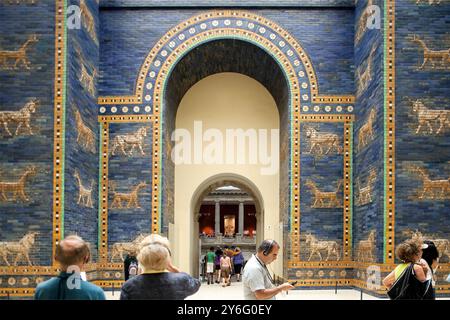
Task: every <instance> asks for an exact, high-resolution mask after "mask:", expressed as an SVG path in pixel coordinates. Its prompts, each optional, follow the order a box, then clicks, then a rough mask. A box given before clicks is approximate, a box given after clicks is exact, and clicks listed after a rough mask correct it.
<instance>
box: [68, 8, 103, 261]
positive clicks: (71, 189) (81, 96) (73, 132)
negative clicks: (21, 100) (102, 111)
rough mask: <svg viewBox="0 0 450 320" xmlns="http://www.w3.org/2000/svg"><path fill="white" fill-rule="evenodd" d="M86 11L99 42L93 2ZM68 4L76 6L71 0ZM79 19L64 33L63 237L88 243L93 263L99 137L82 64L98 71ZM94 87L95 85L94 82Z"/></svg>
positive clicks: (89, 70)
mask: <svg viewBox="0 0 450 320" xmlns="http://www.w3.org/2000/svg"><path fill="white" fill-rule="evenodd" d="M86 3H87V4H88V6H89V10H90V12H91V13H92V16H93V17H94V21H95V34H96V37H97V39H98V28H99V20H98V6H97V5H96V2H95V1H87V2H86ZM67 5H68V6H69V5H79V0H73V1H71V2H70V3H68V4H67ZM85 21H86V20H84V18H82V23H81V28H80V29H68V32H67V70H68V71H67V97H66V149H65V158H66V162H65V203H64V204H65V208H64V209H65V210H64V211H65V214H64V234H65V236H67V235H70V234H78V235H79V236H81V237H82V238H83V239H85V240H86V241H89V242H90V244H91V250H92V257H93V261H96V259H97V242H98V241H97V239H98V199H99V196H98V151H99V150H98V147H99V143H98V135H99V124H98V121H97V109H98V107H97V96H98V95H97V92H96V91H94V92H89V91H88V90H87V87H86V84H85V83H84V82H81V81H80V79H82V73H81V70H82V65H83V66H84V67H85V68H86V70H87V73H88V74H90V75H92V73H93V70H94V68H95V69H96V70H97V72H98V61H99V48H98V44H96V43H95V41H94V39H93V38H92V36H91V35H90V34H89V33H88V31H87V29H86V26H85V24H84V23H85ZM95 87H96V83H95ZM76 110H78V111H79V112H80V114H81V117H82V118H83V122H84V124H85V125H86V126H87V127H89V128H90V129H91V130H92V132H93V134H94V137H95V141H94V145H95V153H93V152H91V151H89V150H87V149H86V148H84V143H85V139H84V137H83V136H81V137H80V139H79V142H77V138H78V129H77V126H76V118H75V111H76ZM75 171H78V172H79V175H80V178H81V180H82V184H83V186H84V187H85V188H91V187H92V192H91V196H92V208H91V207H89V206H86V205H84V204H85V203H86V202H83V201H86V198H83V199H82V201H81V202H80V204H78V199H79V186H78V181H77V179H76V178H75V177H74V174H75ZM83 203H84V204H83Z"/></svg>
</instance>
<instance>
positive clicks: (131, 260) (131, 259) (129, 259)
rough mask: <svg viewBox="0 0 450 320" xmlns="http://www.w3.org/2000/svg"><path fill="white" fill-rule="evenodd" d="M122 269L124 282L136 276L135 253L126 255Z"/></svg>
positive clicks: (136, 263) (136, 262)
mask: <svg viewBox="0 0 450 320" xmlns="http://www.w3.org/2000/svg"><path fill="white" fill-rule="evenodd" d="M123 269H124V274H125V281H127V280H128V279H130V278H132V277H135V276H137V275H138V269H139V265H138V261H137V258H136V252H135V251H131V252H129V253H128V254H127V256H126V257H125V261H124V263H123Z"/></svg>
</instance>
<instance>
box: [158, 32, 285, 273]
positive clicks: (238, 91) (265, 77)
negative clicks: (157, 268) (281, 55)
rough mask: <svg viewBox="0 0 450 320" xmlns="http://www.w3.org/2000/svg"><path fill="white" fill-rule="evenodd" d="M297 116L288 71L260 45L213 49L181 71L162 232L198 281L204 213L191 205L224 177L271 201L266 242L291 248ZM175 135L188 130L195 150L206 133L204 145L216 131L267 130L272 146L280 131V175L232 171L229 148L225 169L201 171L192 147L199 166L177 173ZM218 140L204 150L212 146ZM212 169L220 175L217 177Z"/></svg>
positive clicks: (170, 122) (176, 80) (169, 96)
mask: <svg viewBox="0 0 450 320" xmlns="http://www.w3.org/2000/svg"><path fill="white" fill-rule="evenodd" d="M289 114H290V113H289V87H288V84H287V82H286V78H285V76H284V74H283V71H282V69H281V68H280V66H279V65H278V64H277V62H276V61H275V60H274V59H273V57H271V56H270V55H269V54H268V53H267V52H265V51H264V50H262V49H261V48H259V47H258V46H256V45H254V44H252V43H247V42H245V41H240V40H230V39H222V40H214V41H210V42H207V43H204V44H202V45H200V46H199V47H196V48H194V49H192V50H191V51H190V52H188V53H187V54H186V56H184V57H183V58H182V59H181V60H180V61H179V62H178V63H177V64H176V65H175V66H174V68H173V69H172V72H171V73H170V75H169V79H168V81H167V86H166V89H165V94H164V108H163V118H162V122H163V126H164V128H165V129H164V130H163V132H162V133H163V135H164V136H163V141H164V142H163V150H165V152H164V154H163V168H164V171H165V172H164V179H163V190H165V192H164V193H163V204H164V205H163V207H162V211H163V216H164V217H165V218H164V220H163V223H162V231H163V232H168V234H169V238H170V239H171V241H172V243H173V244H174V247H176V248H177V249H176V250H174V251H177V252H178V253H175V255H176V256H175V257H174V260H175V262H177V263H178V264H180V265H182V266H184V268H183V269H184V270H186V271H190V272H192V273H193V274H197V273H198V272H197V271H198V268H197V267H196V266H195V265H196V264H197V263H198V259H197V257H198V256H199V250H198V241H199V238H198V235H199V230H198V221H196V222H194V220H195V219H194V218H193V217H194V216H195V215H196V214H197V213H198V211H197V212H196V211H195V210H194V208H193V207H189V205H188V204H189V203H190V200H191V199H192V194H193V191H194V190H195V189H196V187H197V186H199V185H201V184H202V182H203V181H205V179H208V177H210V176H214V175H217V174H220V173H224V172H231V173H233V174H238V175H242V176H244V177H246V178H248V179H249V180H250V181H252V182H253V183H254V184H255V185H257V188H259V189H260V190H261V193H262V194H266V195H264V196H263V197H264V200H265V203H267V204H269V207H267V206H265V207H264V210H265V212H266V213H265V217H264V226H263V227H261V229H260V233H258V235H259V236H261V239H262V238H276V240H277V241H278V242H280V243H283V242H284V241H285V237H286V235H284V234H283V224H284V225H285V226H286V225H288V223H289V220H288V217H289V210H288V209H289V152H290V140H289V137H290V121H289ZM196 123H197V126H196ZM198 123H200V126H199V125H198ZM199 128H200V129H199ZM175 129H186V131H187V132H189V133H190V134H191V138H192V142H194V143H195V141H194V140H195V133H196V130H197V131H199V130H200V131H201V133H200V140H201V139H202V138H204V135H203V133H205V132H206V131H208V130H209V129H217V130H218V131H221V132H222V133H223V136H224V137H225V136H226V130H227V129H243V130H244V131H245V132H247V130H255V132H256V136H257V137H258V138H259V130H260V129H261V130H266V132H265V133H264V134H266V138H267V140H266V141H268V140H271V138H272V137H271V134H272V132H271V130H272V129H274V130H278V133H277V143H278V145H277V146H276V147H277V148H275V149H276V153H277V154H276V155H272V154H270V155H269V157H272V158H271V159H270V161H272V163H274V162H275V163H276V170H274V172H275V173H269V174H262V172H261V165H259V166H258V165H250V168H251V169H249V168H248V167H247V168H246V167H245V165H241V164H236V163H235V164H227V163H226V154H227V153H226V149H225V147H224V150H225V152H224V153H225V156H224V158H223V159H224V161H225V163H222V164H218V163H213V165H211V164H207V165H205V163H204V162H200V163H195V161H196V159H195V156H194V154H195V152H196V150H195V148H194V146H193V145H191V159H190V160H191V163H190V164H189V165H187V164H182V165H175V162H174V161H173V159H172V156H173V153H174V152H175V153H176V149H177V141H176V140H175V141H173V140H172V136H171V134H172V133H173V132H174V131H175ZM197 138H198V137H197ZM245 138H248V136H246V137H245ZM209 139H210V140H211V136H209ZM206 140H208V139H206ZM210 140H209V141H206V143H205V141H202V142H203V143H204V144H205V145H207V144H208V143H209V142H210ZM274 141H275V140H274ZM224 143H226V142H224ZM258 147H259V146H258ZM271 147H272V145H271V143H270V142H269V143H268V144H267V145H266V148H268V149H267V152H268V153H270V152H271V151H272V150H274V149H271ZM252 150H254V149H252ZM258 151H259V150H256V153H255V151H251V150H249V148H248V147H247V149H246V150H245V152H247V154H246V156H247V160H248V159H249V158H250V157H251V156H252V152H253V154H254V155H256V156H258ZM200 157H202V156H200ZM202 160H204V159H202ZM258 160H259V159H257V161H258ZM266 160H267V159H266ZM213 162H214V161H213ZM266 163H268V162H266ZM247 164H248V163H247ZM212 167H215V169H214V170H209V169H211V168H212ZM266 167H268V165H266ZM208 168H209V169H208ZM183 170H184V172H185V174H184V173H183ZM266 198H267V199H266ZM195 229H197V230H195ZM193 235H195V236H196V237H197V238H194V237H193ZM281 256H282V255H280V257H281ZM283 260H286V259H279V261H278V265H276V266H275V269H276V271H277V272H278V273H279V274H282V273H283ZM193 261H196V262H195V263H194V262H193Z"/></svg>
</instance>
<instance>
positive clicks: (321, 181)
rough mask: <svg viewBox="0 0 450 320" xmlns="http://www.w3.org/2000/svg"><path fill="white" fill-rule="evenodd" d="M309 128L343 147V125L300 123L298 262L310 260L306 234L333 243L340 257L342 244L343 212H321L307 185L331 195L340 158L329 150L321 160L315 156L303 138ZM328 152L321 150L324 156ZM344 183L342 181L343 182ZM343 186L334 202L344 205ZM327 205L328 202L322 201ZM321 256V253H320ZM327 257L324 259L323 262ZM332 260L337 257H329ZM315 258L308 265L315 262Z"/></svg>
mask: <svg viewBox="0 0 450 320" xmlns="http://www.w3.org/2000/svg"><path fill="white" fill-rule="evenodd" d="M308 127H312V128H314V129H315V130H317V131H319V132H320V133H328V134H336V135H337V136H338V137H339V140H340V141H339V145H340V146H341V147H342V145H343V141H342V140H343V131H344V128H343V124H342V123H337V124H336V123H320V124H317V123H302V124H301V125H300V150H302V151H301V155H300V199H301V202H300V212H301V215H300V237H301V238H300V256H301V260H309V257H310V248H309V245H307V244H306V242H305V241H306V238H305V235H306V234H312V235H313V236H315V237H316V239H317V240H319V241H336V242H337V243H338V245H339V248H340V253H342V243H343V208H342V207H341V208H338V207H337V206H335V205H333V206H331V208H322V207H321V203H320V200H318V201H317V203H316V204H315V202H316V197H315V195H314V192H313V191H312V189H311V188H310V187H308V186H307V181H308V180H310V181H312V182H313V183H314V184H315V185H316V186H317V188H318V189H319V190H320V191H322V192H334V191H336V190H337V187H338V184H339V180H342V179H343V166H344V164H343V157H342V154H337V152H336V149H332V150H331V151H330V153H329V154H327V155H323V156H321V157H317V156H315V153H316V152H317V151H318V148H317V147H314V148H313V150H312V152H311V153H309V151H310V149H311V143H310V139H309V138H307V137H306V130H307V128H308ZM326 151H327V150H323V152H326ZM342 183H343V181H342ZM343 189H344V188H343V184H341V186H340V188H339V191H338V193H337V199H338V201H339V202H340V204H341V205H342V203H343V192H342V190H343ZM323 204H325V205H327V204H328V201H327V200H324V202H323ZM321 254H323V252H322V253H321ZM325 258H326V255H325V256H323V260H325ZM330 259H331V260H335V259H336V256H335V255H331V256H330ZM318 260H319V256H318V255H317V254H316V255H314V256H313V257H312V258H311V261H318Z"/></svg>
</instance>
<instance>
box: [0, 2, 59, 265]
mask: <svg viewBox="0 0 450 320" xmlns="http://www.w3.org/2000/svg"><path fill="white" fill-rule="evenodd" d="M54 16H55V10H54V2H51V1H39V3H37V4H35V5H25V4H19V5H18V4H12V5H8V4H3V2H2V4H0V21H2V23H1V25H0V34H1V37H0V48H1V49H0V51H3V50H5V51H7V50H9V51H15V50H18V49H19V48H20V47H21V46H22V45H23V44H24V43H25V42H26V41H27V39H28V38H29V36H30V35H31V34H36V37H37V39H38V41H37V42H36V43H33V44H31V45H30V46H29V50H27V51H26V56H27V58H28V60H29V62H30V69H29V70H27V69H25V68H24V67H23V65H22V64H20V63H19V67H18V68H17V69H5V68H4V65H1V66H0V86H1V89H0V111H18V110H20V109H21V108H22V107H23V106H24V105H25V104H26V103H27V102H28V101H30V100H31V99H33V98H36V99H38V100H39V106H38V108H37V110H36V112H35V113H32V115H31V121H30V126H31V129H32V132H33V135H30V134H29V132H28V130H27V129H26V128H25V126H23V127H22V128H21V129H20V131H19V135H18V136H13V137H10V136H9V135H8V134H7V133H6V131H5V128H4V127H3V125H2V127H1V129H0V150H1V152H0V181H17V180H18V178H19V177H20V176H21V175H22V174H23V172H24V170H26V168H27V167H29V166H31V165H34V166H35V167H36V174H35V175H34V176H32V177H31V178H30V179H29V180H27V183H26V186H25V193H26V195H27V196H28V197H29V199H30V200H29V201H24V202H21V201H20V202H13V201H4V200H0V241H13V242H17V241H19V240H20V239H21V238H22V237H23V236H24V235H25V234H26V233H28V232H30V231H36V232H39V234H38V235H37V237H36V239H35V241H36V242H35V244H34V245H33V246H32V248H31V250H30V259H31V261H32V263H33V265H50V264H51V250H52V247H51V243H52V197H51V194H52V192H53V187H52V161H53V156H52V154H53V147H52V145H53V143H52V142H53V78H54V20H55V19H54ZM7 63H8V65H9V66H11V64H13V63H14V61H13V60H11V59H7ZM8 127H9V130H10V131H11V133H12V134H14V133H15V130H16V127H17V123H9V125H8ZM7 197H8V199H11V198H12V194H11V193H10V194H9V195H7ZM49 244H50V245H49ZM8 259H9V261H10V262H11V263H12V262H13V259H15V255H9V257H8ZM25 264H26V262H25V261H24V260H21V261H20V262H19V265H25ZM0 265H1V266H4V265H5V263H4V261H3V260H2V261H0Z"/></svg>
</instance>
